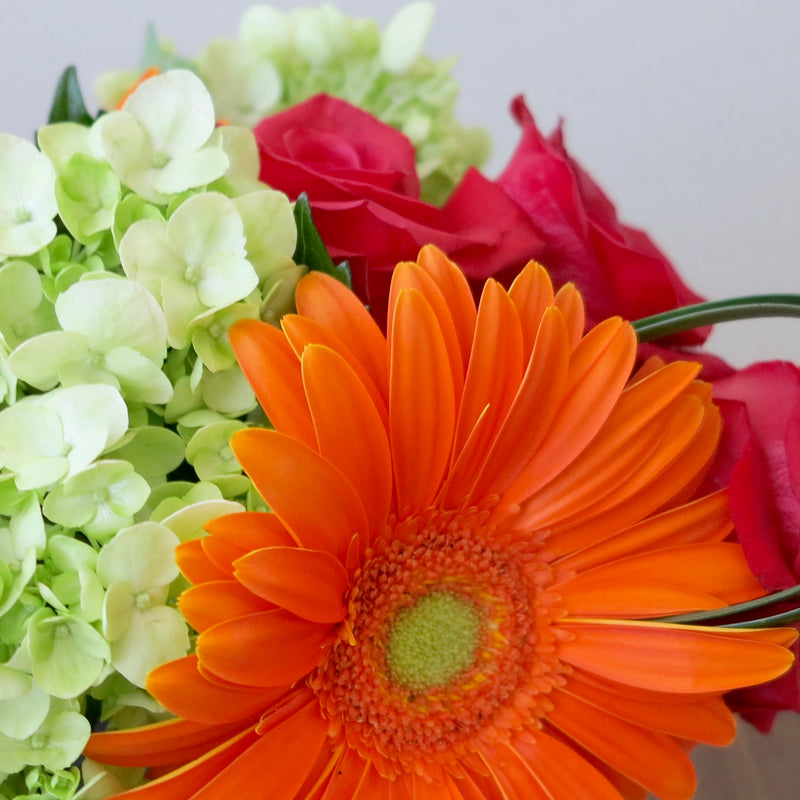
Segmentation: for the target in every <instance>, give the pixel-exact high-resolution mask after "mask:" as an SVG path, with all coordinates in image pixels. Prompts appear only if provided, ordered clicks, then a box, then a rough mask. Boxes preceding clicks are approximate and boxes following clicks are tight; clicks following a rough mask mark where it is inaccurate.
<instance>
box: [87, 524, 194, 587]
mask: <svg viewBox="0 0 800 800" xmlns="http://www.w3.org/2000/svg"><path fill="white" fill-rule="evenodd" d="M179 543H180V542H179V540H178V537H177V536H175V534H174V533H173V532H172V531H171V530H169V529H168V528H166V527H164V526H163V525H160V524H159V523H157V522H141V523H139V524H138V525H133V526H131V527H130V528H126V529H125V530H122V531H120V532H119V533H118V534H117V535H116V536H115V537H114V538H113V539H112V540H111V541H110V542H109V543H108V544H107V545H105V546H104V547H103V549H102V550H101V551H100V554H99V555H98V557H97V574H98V576H99V578H100V580H101V581H102V582H103V583H104V584H105V585H106V586H110V585H111V584H112V583H115V582H117V581H127V582H128V583H129V584H130V586H131V590H132V591H133V592H134V593H139V592H146V591H148V590H149V589H150V588H152V587H159V586H165V585H167V584H169V583H171V582H172V581H173V580H175V578H176V577H177V576H178V568H177V566H176V565H175V548H176V547H177V546H178V544H179Z"/></svg>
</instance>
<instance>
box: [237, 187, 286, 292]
mask: <svg viewBox="0 0 800 800" xmlns="http://www.w3.org/2000/svg"><path fill="white" fill-rule="evenodd" d="M232 202H233V204H234V206H235V207H236V210H237V211H238V212H239V215H240V216H241V218H242V221H243V223H244V232H245V236H246V240H247V243H246V248H247V259H248V261H250V263H251V264H252V265H253V268H254V269H255V271H256V274H257V275H258V278H259V282H262V281H265V280H266V279H267V278H268V277H269V276H270V274H271V273H272V272H273V271H274V270H276V269H278V270H280V269H283V268H285V266H286V264H287V262H291V259H292V254H293V253H294V251H295V249H296V247H297V226H296V224H295V221H294V215H293V213H292V206H291V203H290V202H289V198H288V197H287V196H286V195H285V194H283V193H282V192H276V191H273V190H271V189H264V190H262V191H259V192H251V193H250V194H246V195H243V196H241V197H236V198H234V199H233V201H232ZM292 263H293V262H292Z"/></svg>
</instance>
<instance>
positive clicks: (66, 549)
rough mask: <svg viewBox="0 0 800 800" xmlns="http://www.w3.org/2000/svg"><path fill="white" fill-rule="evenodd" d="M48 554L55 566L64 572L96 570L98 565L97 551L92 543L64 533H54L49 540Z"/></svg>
mask: <svg viewBox="0 0 800 800" xmlns="http://www.w3.org/2000/svg"><path fill="white" fill-rule="evenodd" d="M47 555H48V558H49V559H50V560H51V561H52V563H53V566H55V567H56V569H58V570H60V571H62V572H67V571H68V570H76V571H77V570H80V569H89V570H92V571H94V569H95V568H96V565H97V551H96V550H95V549H94V548H93V547H92V546H91V545H88V544H86V542H81V541H79V540H78V539H73V538H72V537H71V536H64V535H63V534H54V535H53V536H51V537H50V538H49V539H48V540H47Z"/></svg>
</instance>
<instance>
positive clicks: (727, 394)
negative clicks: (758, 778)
mask: <svg viewBox="0 0 800 800" xmlns="http://www.w3.org/2000/svg"><path fill="white" fill-rule="evenodd" d="M714 399H715V400H716V402H717V404H718V405H719V407H720V410H721V411H722V416H723V422H724V425H723V434H722V440H721V442H720V449H719V453H718V455H717V458H716V460H715V462H714V464H713V465H712V469H711V473H710V475H709V480H710V481H711V487H710V488H713V486H715V485H717V486H724V485H729V486H730V498H731V500H730V505H731V514H732V516H733V522H734V525H735V528H736V534H737V537H738V539H739V541H740V542H741V543H742V547H743V549H744V552H745V556H746V557H747V561H748V564H749V565H750V568H751V569H752V570H753V573H754V574H755V576H756V577H757V578H758V580H759V582H760V583H761V585H762V586H763V587H764V588H765V589H768V590H769V591H778V590H780V589H788V588H790V587H791V586H794V585H795V584H797V583H800V369H798V368H797V367H796V366H795V365H794V364H790V363H788V362H781V361H773V362H767V363H761V364H754V365H753V366H751V367H748V368H747V369H743V370H740V371H739V372H736V373H734V374H732V375H730V376H728V377H726V378H722V379H720V380H717V381H715V382H714ZM792 607H793V606H792V605H783V606H777V607H774V608H772V609H770V611H769V613H779V612H781V611H787V610H789V609H790V608H792ZM795 652H797V647H795ZM727 700H728V704H729V705H730V706H731V708H733V709H734V710H736V711H738V712H739V713H740V714H741V715H742V716H743V717H744V718H745V719H747V720H749V721H750V722H752V723H753V724H754V725H755V726H756V727H758V728H759V729H760V730H762V731H765V732H766V731H769V729H770V728H771V727H772V722H773V720H774V717H775V714H776V713H777V712H778V711H780V710H781V709H792V710H794V711H800V666H799V665H798V664H797V663H795V665H794V667H793V668H792V669H791V670H790V671H789V672H788V673H787V674H786V675H784V676H782V677H781V678H778V679H777V680H775V681H772V682H770V683H768V684H765V685H763V686H757V687H754V688H752V689H743V690H740V691H737V692H733V693H732V694H730V695H729V696H728V698H727Z"/></svg>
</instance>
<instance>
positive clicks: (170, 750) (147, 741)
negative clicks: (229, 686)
mask: <svg viewBox="0 0 800 800" xmlns="http://www.w3.org/2000/svg"><path fill="white" fill-rule="evenodd" d="M219 722H220V723H223V724H207V723H201V722H196V721H193V720H187V719H169V720H165V721H164V722H156V723H155V724H153V725H147V726H145V727H142V728H129V729H128V730H125V731H104V732H102V733H93V734H92V736H91V738H90V739H89V743H88V744H87V745H86V747H85V748H84V754H85V755H86V756H88V757H89V758H91V759H94V760H95V761H99V762H100V763H101V764H113V765H114V766H119V767H133V766H138V765H140V764H142V761H143V760H144V762H145V763H147V764H150V765H151V766H160V765H162V764H176V763H180V762H183V761H191V760H194V759H195V758H197V757H199V755H200V754H203V753H206V752H208V751H209V750H213V749H214V748H215V747H218V746H220V745H223V744H224V743H226V742H228V741H229V740H230V739H231V738H232V737H234V738H235V737H237V736H238V735H239V734H241V733H242V732H243V729H244V728H247V729H252V725H249V724H248V725H243V723H242V722H241V721H239V720H235V721H233V722H231V721H229V720H224V719H221V720H219Z"/></svg>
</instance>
